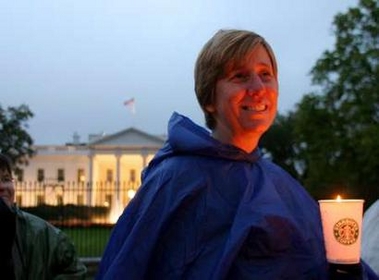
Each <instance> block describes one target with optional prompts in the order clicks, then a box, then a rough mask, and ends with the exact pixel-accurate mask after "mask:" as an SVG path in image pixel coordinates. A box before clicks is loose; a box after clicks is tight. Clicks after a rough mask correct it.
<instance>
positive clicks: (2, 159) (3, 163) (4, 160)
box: [0, 154, 12, 174]
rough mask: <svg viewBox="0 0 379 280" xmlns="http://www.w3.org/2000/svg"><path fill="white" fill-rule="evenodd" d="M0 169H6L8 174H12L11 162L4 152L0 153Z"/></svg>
mask: <svg viewBox="0 0 379 280" xmlns="http://www.w3.org/2000/svg"><path fill="white" fill-rule="evenodd" d="M0 169H1V170H7V171H8V172H9V174H12V162H11V160H10V158H9V157H8V156H6V155H5V154H0Z"/></svg>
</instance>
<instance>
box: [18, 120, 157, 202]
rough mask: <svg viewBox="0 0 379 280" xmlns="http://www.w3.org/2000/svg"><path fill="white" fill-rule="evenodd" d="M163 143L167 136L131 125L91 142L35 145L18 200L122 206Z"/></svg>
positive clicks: (23, 171) (21, 176)
mask: <svg viewBox="0 0 379 280" xmlns="http://www.w3.org/2000/svg"><path fill="white" fill-rule="evenodd" d="M74 142H75V141H74ZM163 144H164V138H163V137H160V136H154V135H150V134H148V133H145V132H143V131H141V130H138V129H136V128H128V129H126V130H123V131H120V132H118V133H115V134H112V135H109V136H101V137H97V138H96V139H94V140H92V141H89V142H88V143H71V144H66V145H49V146H38V145H37V146H35V150H36V154H35V155H34V156H33V157H32V158H31V159H30V160H29V164H28V165H27V166H24V167H22V168H21V170H20V172H18V173H17V174H15V175H16V176H15V177H16V181H15V187H16V202H17V204H19V205H20V206H21V207H31V206H37V205H40V204H47V205H67V204H73V205H85V206H109V207H111V206H112V207H115V206H117V205H118V206H119V207H120V208H123V207H124V206H125V205H126V204H127V203H128V202H129V201H130V199H131V198H132V197H133V195H134V193H135V191H136V190H137V189H138V187H139V186H140V183H141V181H140V177H141V172H142V170H143V169H144V168H145V167H146V166H147V165H148V163H149V162H150V161H151V159H152V158H153V157H154V155H155V153H156V152H157V151H158V150H159V149H160V148H161V147H162V146H163Z"/></svg>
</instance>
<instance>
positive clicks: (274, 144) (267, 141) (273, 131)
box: [259, 112, 299, 178]
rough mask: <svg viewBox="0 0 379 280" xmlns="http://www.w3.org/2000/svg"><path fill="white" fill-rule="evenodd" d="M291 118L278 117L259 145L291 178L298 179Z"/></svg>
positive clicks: (285, 116)
mask: <svg viewBox="0 0 379 280" xmlns="http://www.w3.org/2000/svg"><path fill="white" fill-rule="evenodd" d="M292 118H293V116H292V113H291V112H290V113H289V114H288V115H280V114H279V115H278V116H277V118H276V119H275V122H274V124H273V125H272V126H271V128H270V129H269V130H268V131H267V132H266V133H265V134H264V135H263V137H262V138H261V140H260V143H259V145H260V146H261V147H262V149H263V150H264V151H265V154H268V155H269V156H270V159H271V160H272V161H273V162H275V163H276V164H278V165H279V166H281V167H283V168H284V169H285V170H287V171H288V172H289V173H290V174H291V175H292V176H293V177H295V178H299V172H298V171H297V170H296V165H297V164H296V161H295V159H296V157H295V150H294V135H293V130H294V128H293V120H292Z"/></svg>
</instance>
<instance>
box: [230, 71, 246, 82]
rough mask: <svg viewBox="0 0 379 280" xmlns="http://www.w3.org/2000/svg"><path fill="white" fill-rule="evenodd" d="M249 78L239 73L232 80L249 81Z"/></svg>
mask: <svg viewBox="0 0 379 280" xmlns="http://www.w3.org/2000/svg"><path fill="white" fill-rule="evenodd" d="M248 78H249V74H246V73H242V72H238V73H235V74H233V75H232V79H235V80H247V79H248Z"/></svg>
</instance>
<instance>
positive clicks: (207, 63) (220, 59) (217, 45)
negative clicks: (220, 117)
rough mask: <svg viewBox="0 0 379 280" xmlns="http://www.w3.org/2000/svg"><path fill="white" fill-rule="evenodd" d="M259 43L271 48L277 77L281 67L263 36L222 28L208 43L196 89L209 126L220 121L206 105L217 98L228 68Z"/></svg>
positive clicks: (197, 73)
mask: <svg viewBox="0 0 379 280" xmlns="http://www.w3.org/2000/svg"><path fill="white" fill-rule="evenodd" d="M258 44H261V45H262V46H264V47H265V49H266V50H267V53H268V55H269V57H270V60H271V64H272V68H273V71H274V74H275V76H277V73H278V69H277V63H276V58H275V55H274V52H273V50H272V48H271V46H270V45H269V44H268V43H267V42H266V41H265V39H264V38H263V37H261V36H260V35H258V34H256V33H254V32H252V31H247V30H236V29H229V30H225V29H221V30H219V31H218V32H216V33H215V34H214V35H213V37H212V38H211V39H210V40H209V41H208V42H207V43H206V44H205V45H204V47H203V49H202V50H201V51H200V53H199V56H198V58H197V60H196V64H195V92H196V97H197V100H198V102H199V104H200V107H201V109H202V110H203V112H204V116H205V123H206V126H207V127H208V128H210V129H213V128H215V126H216V120H215V119H214V117H213V116H212V114H211V113H209V112H207V110H206V107H207V106H209V105H213V104H214V103H215V101H216V96H215V87H216V83H217V81H218V80H219V79H220V78H222V77H223V76H224V75H225V74H226V71H227V70H228V69H234V68H235V67H237V66H238V65H239V64H241V63H242V62H243V60H244V58H245V57H246V55H248V54H249V53H250V52H251V51H252V50H253V49H254V48H255V47H256V46H257V45H258Z"/></svg>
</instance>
